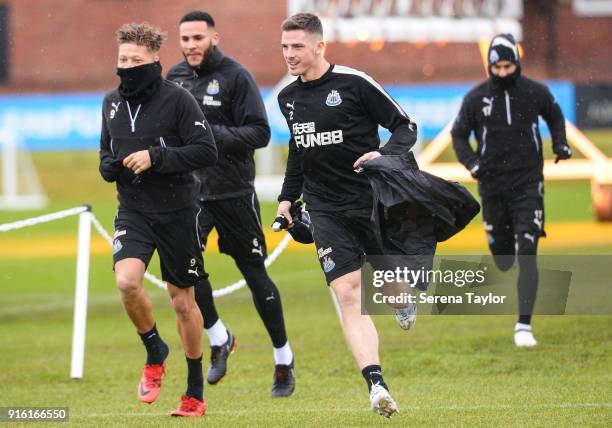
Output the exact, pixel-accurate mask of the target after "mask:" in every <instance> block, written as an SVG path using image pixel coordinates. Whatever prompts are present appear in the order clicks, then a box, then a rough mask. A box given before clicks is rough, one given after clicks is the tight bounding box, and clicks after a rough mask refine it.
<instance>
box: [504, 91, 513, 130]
mask: <svg viewBox="0 0 612 428" xmlns="http://www.w3.org/2000/svg"><path fill="white" fill-rule="evenodd" d="M504 93H505V94H506V119H507V120H508V125H512V113H511V112H510V95H508V91H504Z"/></svg>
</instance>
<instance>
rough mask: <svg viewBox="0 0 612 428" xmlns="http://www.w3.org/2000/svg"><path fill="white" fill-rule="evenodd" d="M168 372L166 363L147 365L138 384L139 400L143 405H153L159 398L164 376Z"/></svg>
mask: <svg viewBox="0 0 612 428" xmlns="http://www.w3.org/2000/svg"><path fill="white" fill-rule="evenodd" d="M165 371H166V362H165V361H164V362H163V363H162V364H152V365H145V366H144V368H143V369H142V377H141V378H140V383H139V384H138V399H139V400H140V401H142V402H143V403H149V404H151V403H153V402H154V401H155V400H157V397H158V396H159V390H160V388H161V382H162V376H163V375H164V372H165Z"/></svg>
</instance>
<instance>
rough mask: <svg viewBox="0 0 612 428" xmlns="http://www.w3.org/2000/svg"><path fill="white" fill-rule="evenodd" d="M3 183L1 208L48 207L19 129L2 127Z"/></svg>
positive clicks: (27, 208) (0, 150)
mask: <svg viewBox="0 0 612 428" xmlns="http://www.w3.org/2000/svg"><path fill="white" fill-rule="evenodd" d="M0 157H1V158H2V162H1V163H0V167H1V168H2V175H1V180H2V186H1V187H0V191H1V193H0V210H32V209H40V208H44V207H45V206H46V205H47V197H46V196H45V194H44V193H43V191H42V186H41V185H40V182H39V180H38V174H37V173H36V168H35V167H34V165H33V163H32V161H31V159H30V156H29V154H28V153H27V151H26V150H25V149H24V148H23V146H22V145H21V144H20V141H19V138H18V137H17V134H16V133H15V132H12V131H11V130H9V129H6V128H0Z"/></svg>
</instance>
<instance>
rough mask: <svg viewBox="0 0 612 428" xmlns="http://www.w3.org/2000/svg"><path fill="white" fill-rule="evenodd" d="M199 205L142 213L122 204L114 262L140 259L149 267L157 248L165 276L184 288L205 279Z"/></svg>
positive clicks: (114, 246) (117, 226)
mask: <svg viewBox="0 0 612 428" xmlns="http://www.w3.org/2000/svg"><path fill="white" fill-rule="evenodd" d="M199 210H200V209H199V208H198V207H195V206H194V207H189V208H185V209H182V210H178V211H170V212H166V213H142V212H138V211H133V210H129V209H125V208H122V207H119V212H118V213H117V217H116V218H115V235H114V241H113V265H114V264H116V263H117V262H118V261H120V260H123V259H127V258H136V259H140V260H142V261H143V262H144V264H145V265H146V266H148V265H149V261H150V260H151V257H152V256H153V252H154V251H155V250H157V253H158V254H159V260H160V265H161V273H162V279H163V280H164V281H167V282H169V283H171V284H172V285H175V286H177V287H180V288H186V287H192V286H194V285H196V284H197V283H198V282H199V281H200V280H202V279H204V278H205V275H206V274H205V273H204V261H203V259H202V253H201V250H200V239H199V235H198V229H197V217H198V213H199Z"/></svg>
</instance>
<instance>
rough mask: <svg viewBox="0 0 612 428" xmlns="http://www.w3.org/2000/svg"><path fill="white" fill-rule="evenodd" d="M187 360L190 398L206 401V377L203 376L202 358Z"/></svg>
mask: <svg viewBox="0 0 612 428" xmlns="http://www.w3.org/2000/svg"><path fill="white" fill-rule="evenodd" d="M185 359H186V360H187V392H185V395H186V396H188V397H193V398H197V399H198V400H200V401H204V375H203V374H202V357H200V358H193V359H192V358H189V357H187V356H185Z"/></svg>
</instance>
